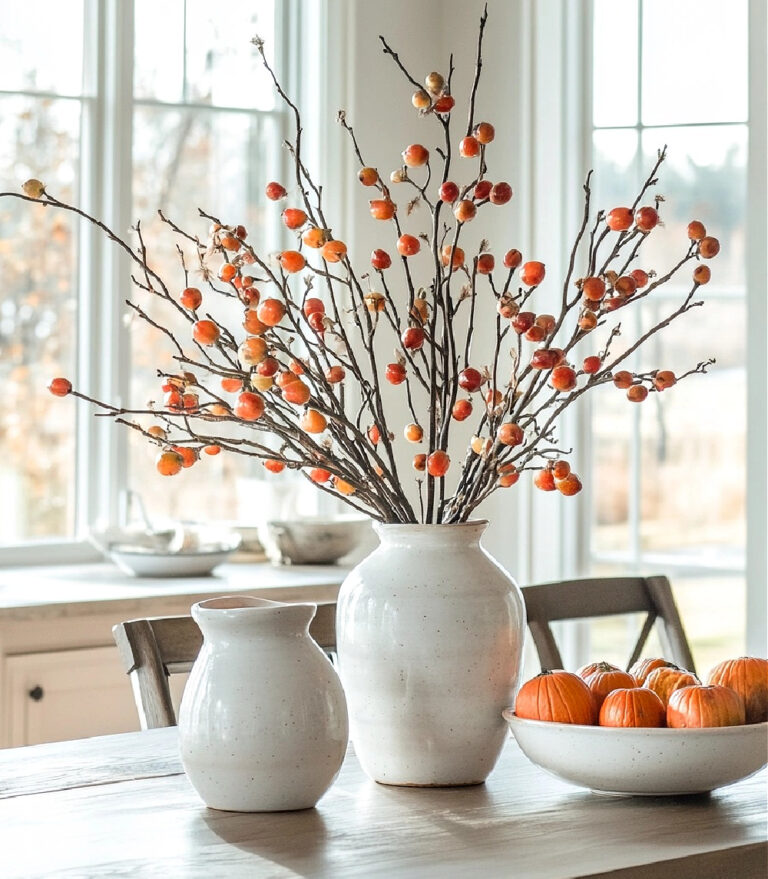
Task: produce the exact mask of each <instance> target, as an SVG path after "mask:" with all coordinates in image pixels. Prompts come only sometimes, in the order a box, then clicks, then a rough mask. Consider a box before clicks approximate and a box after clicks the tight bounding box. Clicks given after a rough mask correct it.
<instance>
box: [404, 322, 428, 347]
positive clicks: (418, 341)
mask: <svg viewBox="0 0 768 879" xmlns="http://www.w3.org/2000/svg"><path fill="white" fill-rule="evenodd" d="M400 341H401V342H402V343H403V348H407V349H408V350H409V351H418V350H419V348H421V346H422V345H423V344H424V330H423V329H422V328H421V327H408V329H406V330H403V334H402V336H401V337H400Z"/></svg>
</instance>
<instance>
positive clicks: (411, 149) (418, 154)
mask: <svg viewBox="0 0 768 879" xmlns="http://www.w3.org/2000/svg"><path fill="white" fill-rule="evenodd" d="M402 155H403V163H404V164H406V165H408V167H410V168H418V167H420V166H421V165H426V164H427V162H428V161H429V150H428V149H427V148H426V147H424V146H422V145H421V144H420V143H412V144H411V145H410V146H408V147H406V148H405V149H404V150H403V153H402Z"/></svg>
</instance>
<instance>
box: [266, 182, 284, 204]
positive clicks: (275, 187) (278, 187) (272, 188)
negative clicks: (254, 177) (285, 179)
mask: <svg viewBox="0 0 768 879" xmlns="http://www.w3.org/2000/svg"><path fill="white" fill-rule="evenodd" d="M266 193H267V198H268V199H269V200H270V201H280V199H281V198H285V196H286V191H285V187H284V186H283V185H282V184H280V183H276V182H275V181H274V180H273V181H272V182H271V183H267V187H266Z"/></svg>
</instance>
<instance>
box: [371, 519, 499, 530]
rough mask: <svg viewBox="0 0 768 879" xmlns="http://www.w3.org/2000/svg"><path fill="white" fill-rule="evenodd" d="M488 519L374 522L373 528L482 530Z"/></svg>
mask: <svg viewBox="0 0 768 879" xmlns="http://www.w3.org/2000/svg"><path fill="white" fill-rule="evenodd" d="M488 521H489V520H488V519H470V520H469V521H468V522H448V523H444V522H374V523H373V527H374V528H375V529H376V530H377V531H379V530H382V531H383V530H387V531H389V530H394V529H396V528H402V529H403V530H405V529H419V530H421V529H424V530H427V529H433V528H435V529H440V528H445V529H446V530H448V529H454V528H480V527H486V526H487V525H488Z"/></svg>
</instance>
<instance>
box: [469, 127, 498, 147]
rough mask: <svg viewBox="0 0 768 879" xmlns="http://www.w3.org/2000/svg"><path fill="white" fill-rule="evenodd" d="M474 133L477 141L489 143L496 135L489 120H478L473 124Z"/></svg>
mask: <svg viewBox="0 0 768 879" xmlns="http://www.w3.org/2000/svg"><path fill="white" fill-rule="evenodd" d="M474 134H475V137H476V138H477V141H478V143H483V144H485V143H490V142H491V141H492V140H493V138H494V137H495V136H496V129H495V128H494V127H493V125H491V123H490V122H480V123H478V124H477V125H475V131H474Z"/></svg>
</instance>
